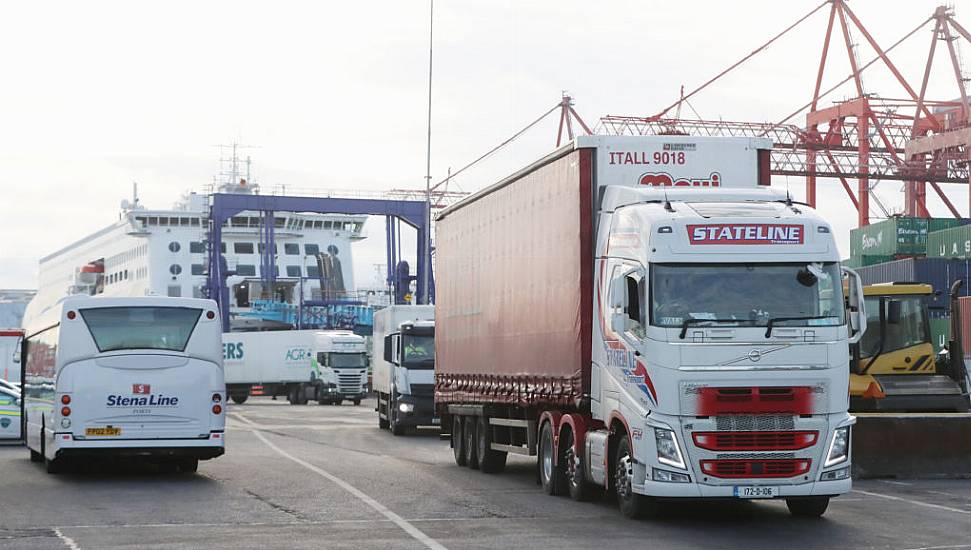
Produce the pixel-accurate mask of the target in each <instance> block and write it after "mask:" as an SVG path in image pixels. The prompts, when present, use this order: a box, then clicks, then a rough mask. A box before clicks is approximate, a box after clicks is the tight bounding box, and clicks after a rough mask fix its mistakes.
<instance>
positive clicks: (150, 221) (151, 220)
mask: <svg viewBox="0 0 971 550" xmlns="http://www.w3.org/2000/svg"><path fill="white" fill-rule="evenodd" d="M148 225H158V218H155V217H150V218H148Z"/></svg>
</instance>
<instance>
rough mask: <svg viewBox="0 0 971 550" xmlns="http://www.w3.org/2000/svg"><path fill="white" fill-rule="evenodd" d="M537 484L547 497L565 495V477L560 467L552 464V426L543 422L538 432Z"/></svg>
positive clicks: (553, 458) (553, 459)
mask: <svg viewBox="0 0 971 550" xmlns="http://www.w3.org/2000/svg"><path fill="white" fill-rule="evenodd" d="M538 454H539V456H538V457H537V464H538V465H539V482H540V484H541V485H542V486H543V490H544V491H546V494H548V495H553V496H557V495H562V494H565V493H566V477H565V476H564V475H563V468H562V464H561V465H556V464H554V462H555V456H554V452H553V425H552V423H550V422H544V423H543V428H542V429H541V430H540V432H539V452H538Z"/></svg>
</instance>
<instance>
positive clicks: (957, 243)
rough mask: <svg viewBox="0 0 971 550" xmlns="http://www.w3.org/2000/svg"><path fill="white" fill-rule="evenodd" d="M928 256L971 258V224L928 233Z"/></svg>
mask: <svg viewBox="0 0 971 550" xmlns="http://www.w3.org/2000/svg"><path fill="white" fill-rule="evenodd" d="M927 257H928V258H960V259H968V258H971V225H961V226H958V227H952V228H950V229H945V230H943V231H934V232H933V233H929V234H928V235H927Z"/></svg>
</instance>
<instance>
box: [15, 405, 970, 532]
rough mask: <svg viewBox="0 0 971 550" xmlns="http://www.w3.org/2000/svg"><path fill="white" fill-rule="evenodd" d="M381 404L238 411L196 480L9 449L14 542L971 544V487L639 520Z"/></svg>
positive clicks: (883, 486) (898, 489)
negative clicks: (800, 507)
mask: <svg viewBox="0 0 971 550" xmlns="http://www.w3.org/2000/svg"><path fill="white" fill-rule="evenodd" d="M373 408H374V402H373V401H365V402H364V403H362V404H361V405H360V406H358V407H355V406H353V405H350V404H345V405H343V406H339V407H338V406H329V405H324V406H320V405H307V406H290V405H288V404H287V403H286V402H285V401H271V400H269V399H268V398H253V399H251V400H250V401H248V402H247V403H246V404H244V405H230V408H229V412H228V415H229V416H228V427H227V429H228V433H227V437H226V442H227V453H226V455H224V456H222V457H220V458H217V459H214V460H210V461H206V462H202V463H201V464H200V466H199V472H198V473H197V474H195V475H188V474H168V473H160V472H158V471H157V470H156V469H155V468H154V467H152V466H149V465H138V464H117V463H88V464H83V465H80V466H79V467H77V468H74V469H72V471H70V472H68V473H65V474H60V475H49V474H47V473H45V472H44V469H43V467H42V466H41V465H38V464H34V463H31V462H30V461H29V460H28V456H27V450H26V449H25V448H24V447H13V446H3V447H0V548H4V549H5V548H15V549H25V550H27V549H64V548H68V549H84V550H89V549H102V548H152V549H170V548H171V549H176V548H178V549H183V548H185V549H189V548H206V549H221V548H258V549H261V550H266V549H269V548H312V549H314V550H320V549H322V548H327V549H329V548H348V549H364V548H367V549H370V548H380V549H382V550H396V549H413V548H414V549H420V548H432V549H442V548H449V549H460V548H517V549H522V548H555V549H571V548H584V549H586V548H598V549H607V548H785V549H786V550H791V549H798V548H840V549H842V548H893V549H917V548H921V549H935V550H945V549H958V548H971V480H926V481H911V480H899V481H898V480H866V481H858V482H856V483H855V485H854V490H853V492H852V493H850V494H849V495H846V496H844V497H840V498H838V499H834V500H833V501H832V503H831V504H830V508H829V511H828V512H827V514H826V515H825V516H824V517H823V518H822V519H817V520H811V519H797V518H792V517H790V516H789V513H788V512H787V510H786V507H785V503H784V502H781V501H778V502H777V501H758V502H743V501H738V502H704V503H691V504H677V505H670V506H668V507H667V509H666V510H665V512H664V513H663V514H662V515H661V516H660V517H657V518H653V519H646V520H627V519H625V518H623V517H622V516H621V515H620V513H619V512H618V511H617V509H616V505H615V504H614V503H613V502H611V501H610V500H603V501H600V502H594V503H577V502H573V501H571V500H570V499H569V498H568V497H550V496H547V495H545V494H544V493H543V492H542V491H541V490H540V488H539V487H538V486H537V485H536V481H535V461H534V460H532V459H527V458H524V457H512V456H511V457H510V460H509V465H508V467H507V469H506V472H505V473H503V474H499V475H490V474H483V473H480V472H478V471H472V470H469V469H465V468H459V467H458V466H456V465H455V464H454V462H453V461H452V453H451V450H450V449H449V447H448V443H447V442H446V441H442V440H440V439H439V438H438V434H437V432H435V431H427V432H421V433H419V434H413V435H408V436H403V437H395V436H393V435H391V434H390V433H389V432H387V431H381V430H378V428H377V418H376V416H375V412H374V410H373Z"/></svg>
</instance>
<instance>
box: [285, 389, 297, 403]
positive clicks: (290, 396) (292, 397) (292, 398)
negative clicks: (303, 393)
mask: <svg viewBox="0 0 971 550" xmlns="http://www.w3.org/2000/svg"><path fill="white" fill-rule="evenodd" d="M297 394H298V392H297V388H296V387H293V386H291V387H290V389H289V390H287V403H290V404H291V405H299V404H300V403H299V402H298V401H299V399H300V396H299V395H297Z"/></svg>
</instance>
